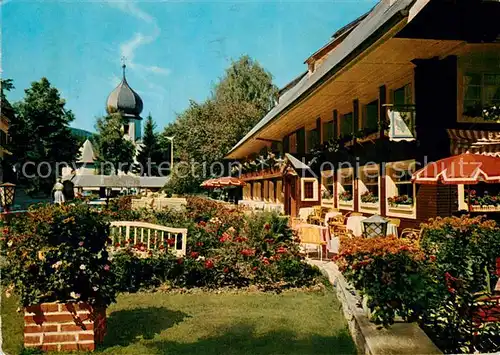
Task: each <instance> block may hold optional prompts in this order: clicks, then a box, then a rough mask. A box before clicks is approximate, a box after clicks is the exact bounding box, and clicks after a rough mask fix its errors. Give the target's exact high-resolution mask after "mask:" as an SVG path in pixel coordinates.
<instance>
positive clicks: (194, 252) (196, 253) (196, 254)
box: [190, 251, 200, 259]
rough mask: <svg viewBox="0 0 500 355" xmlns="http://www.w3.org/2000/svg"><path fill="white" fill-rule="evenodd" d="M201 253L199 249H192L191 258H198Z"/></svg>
mask: <svg viewBox="0 0 500 355" xmlns="http://www.w3.org/2000/svg"><path fill="white" fill-rule="evenodd" d="M199 255H200V253H198V252H197V251H192V252H191V254H190V256H191V258H193V259H196V258H197V257H198V256H199Z"/></svg>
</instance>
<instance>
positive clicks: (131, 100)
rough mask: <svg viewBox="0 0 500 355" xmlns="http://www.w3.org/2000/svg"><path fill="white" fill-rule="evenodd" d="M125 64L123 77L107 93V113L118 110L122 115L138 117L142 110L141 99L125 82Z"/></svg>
mask: <svg viewBox="0 0 500 355" xmlns="http://www.w3.org/2000/svg"><path fill="white" fill-rule="evenodd" d="M125 67H126V66H125V64H123V65H122V68H123V79H122V81H121V83H120V84H118V86H117V87H116V88H115V89H114V90H113V91H112V92H111V94H109V96H108V100H107V102H106V111H107V112H108V113H113V112H120V113H121V114H123V115H124V116H135V117H138V118H140V117H139V115H140V114H141V112H142V106H143V104H142V99H141V97H140V96H139V95H138V94H137V93H136V92H135V91H134V90H132V88H131V87H130V86H129V85H128V83H127V78H126V77H125Z"/></svg>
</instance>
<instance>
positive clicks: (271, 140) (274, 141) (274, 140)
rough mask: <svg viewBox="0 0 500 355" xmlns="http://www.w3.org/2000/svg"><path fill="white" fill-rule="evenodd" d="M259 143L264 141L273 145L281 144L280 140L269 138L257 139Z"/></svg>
mask: <svg viewBox="0 0 500 355" xmlns="http://www.w3.org/2000/svg"><path fill="white" fill-rule="evenodd" d="M255 139H256V140H258V141H263V142H272V143H281V141H280V140H278V139H268V138H260V137H259V138H255Z"/></svg>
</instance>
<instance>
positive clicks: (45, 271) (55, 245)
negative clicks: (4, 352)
mask: <svg viewBox="0 0 500 355" xmlns="http://www.w3.org/2000/svg"><path fill="white" fill-rule="evenodd" d="M108 234H109V224H108V223H107V222H106V220H105V218H104V217H103V216H102V215H101V214H100V213H98V212H96V211H94V210H92V209H91V208H90V207H89V206H88V205H86V204H83V203H77V204H72V205H62V206H58V205H45V206H39V207H37V208H35V209H32V210H30V212H29V214H27V215H26V216H24V217H22V218H18V219H14V220H13V222H12V225H11V226H10V228H9V230H5V231H4V233H3V238H2V242H3V245H2V250H3V254H4V256H5V258H6V264H7V265H6V268H5V270H4V274H3V276H4V278H5V280H4V282H5V281H6V282H7V283H8V284H9V285H10V286H9V289H10V288H11V287H12V288H13V289H14V291H15V292H16V293H17V294H18V295H19V296H20V298H21V303H22V305H23V306H29V305H33V304H38V303H41V302H53V301H80V300H81V301H86V302H89V303H91V304H94V305H99V306H107V305H109V304H110V303H111V302H113V301H114V299H115V288H114V281H113V279H114V277H113V273H112V272H111V266H110V263H109V261H108V252H107V250H106V244H107V241H108Z"/></svg>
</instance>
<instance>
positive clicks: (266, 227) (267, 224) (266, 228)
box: [264, 223, 271, 231]
mask: <svg viewBox="0 0 500 355" xmlns="http://www.w3.org/2000/svg"><path fill="white" fill-rule="evenodd" d="M264 229H265V230H266V231H268V230H270V229H271V225H270V224H269V223H266V224H264Z"/></svg>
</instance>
